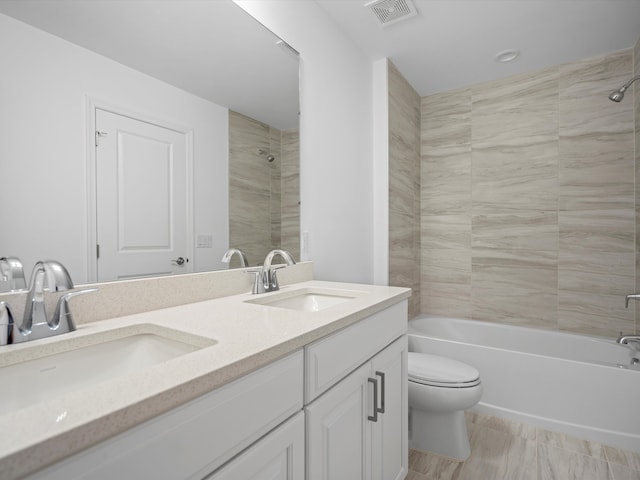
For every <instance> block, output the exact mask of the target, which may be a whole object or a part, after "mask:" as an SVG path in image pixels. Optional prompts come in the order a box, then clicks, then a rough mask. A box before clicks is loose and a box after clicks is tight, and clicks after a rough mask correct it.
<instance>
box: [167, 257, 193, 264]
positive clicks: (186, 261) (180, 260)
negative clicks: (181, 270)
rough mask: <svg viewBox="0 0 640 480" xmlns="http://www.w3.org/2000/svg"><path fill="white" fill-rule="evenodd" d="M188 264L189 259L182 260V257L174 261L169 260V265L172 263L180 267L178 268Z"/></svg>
mask: <svg viewBox="0 0 640 480" xmlns="http://www.w3.org/2000/svg"><path fill="white" fill-rule="evenodd" d="M188 262H189V259H188V258H183V257H178V258H176V259H175V260H171V263H173V264H174V265H180V266H181V265H184V264H185V263H188Z"/></svg>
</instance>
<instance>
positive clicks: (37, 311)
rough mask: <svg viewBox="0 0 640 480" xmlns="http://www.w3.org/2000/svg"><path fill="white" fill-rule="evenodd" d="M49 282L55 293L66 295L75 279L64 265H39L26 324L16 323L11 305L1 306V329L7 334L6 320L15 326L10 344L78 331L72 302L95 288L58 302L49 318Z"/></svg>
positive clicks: (31, 285) (33, 278)
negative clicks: (47, 302) (70, 303)
mask: <svg viewBox="0 0 640 480" xmlns="http://www.w3.org/2000/svg"><path fill="white" fill-rule="evenodd" d="M45 283H46V285H47V287H48V291H49V292H51V293H55V292H63V291H66V290H71V289H72V288H73V282H72V281H71V276H70V275H69V272H67V269H66V268H65V267H64V266H63V265H62V264H61V263H59V262H56V261H55V260H45V261H40V262H37V263H36V264H35V266H34V267H33V273H32V274H31V281H30V283H29V291H28V292H27V301H26V304H25V308H24V317H23V319H22V324H20V325H16V324H15V321H14V320H13V314H12V313H11V309H10V308H9V306H8V305H6V304H5V305H4V306H2V305H0V328H2V329H3V331H4V328H5V327H4V325H3V319H5V321H4V323H7V324H9V323H11V324H12V327H11V329H12V333H11V335H10V336H9V340H8V341H7V343H21V342H26V341H29V340H37V339H40V338H46V337H51V336H54V335H59V334H61V333H66V332H71V331H73V330H75V329H76V326H75V323H74V321H73V317H72V316H71V312H70V310H69V304H68V302H69V299H70V298H71V297H75V296H77V295H82V294H84V293H89V292H93V291H95V289H87V290H80V291H77V292H69V293H67V294H65V295H62V296H61V297H60V298H59V299H58V303H57V305H56V309H55V313H54V314H53V316H52V317H51V318H49V317H48V316H47V312H46V309H45V295H44V294H45ZM3 303H4V302H3ZM7 328H9V327H7ZM0 335H1V334H0ZM0 343H1V339H0Z"/></svg>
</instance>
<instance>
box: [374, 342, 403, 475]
mask: <svg viewBox="0 0 640 480" xmlns="http://www.w3.org/2000/svg"><path fill="white" fill-rule="evenodd" d="M371 366H372V371H371V376H372V377H375V378H377V379H378V395H377V397H378V409H379V413H378V421H377V422H375V423H373V425H372V428H373V437H372V447H373V453H372V462H373V467H372V476H371V478H372V479H373V480H401V479H404V478H405V476H406V475H407V473H408V455H409V453H408V445H407V443H408V431H407V422H408V419H407V416H408V406H407V405H408V404H407V381H406V379H407V337H406V336H403V337H401V338H400V339H398V340H396V341H395V342H394V343H392V344H391V345H389V346H388V347H387V348H385V349H384V350H383V351H382V352H380V353H379V354H378V355H376V356H375V357H373V359H372V361H371ZM382 410H383V412H382Z"/></svg>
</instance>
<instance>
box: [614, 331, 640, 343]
mask: <svg viewBox="0 0 640 480" xmlns="http://www.w3.org/2000/svg"><path fill="white" fill-rule="evenodd" d="M629 342H638V343H640V335H622V333H621V334H620V336H619V337H618V339H617V340H616V343H619V344H620V345H628V344H629Z"/></svg>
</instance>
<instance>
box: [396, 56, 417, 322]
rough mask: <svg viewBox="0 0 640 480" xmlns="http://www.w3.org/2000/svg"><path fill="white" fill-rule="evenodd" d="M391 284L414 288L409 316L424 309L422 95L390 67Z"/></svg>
mask: <svg viewBox="0 0 640 480" xmlns="http://www.w3.org/2000/svg"><path fill="white" fill-rule="evenodd" d="M388 67H389V68H388V72H389V73H388V81H389V192H388V193H389V229H390V232H389V283H390V284H391V285H396V286H404V287H410V288H411V289H412V290H413V293H412V296H411V299H410V301H409V316H410V317H412V316H414V315H416V314H417V313H418V312H419V310H420V303H419V302H420V264H419V258H420V257H419V255H420V236H419V229H420V223H419V208H420V198H419V196H418V195H419V190H418V188H419V184H418V180H417V179H418V178H419V164H420V96H419V95H418V94H417V93H416V91H415V90H414V89H413V88H412V87H411V85H409V83H408V82H407V81H406V80H405V79H404V78H403V77H402V75H401V74H400V72H399V71H398V70H397V69H396V67H395V66H394V65H393V64H392V63H391V62H389V64H388Z"/></svg>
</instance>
